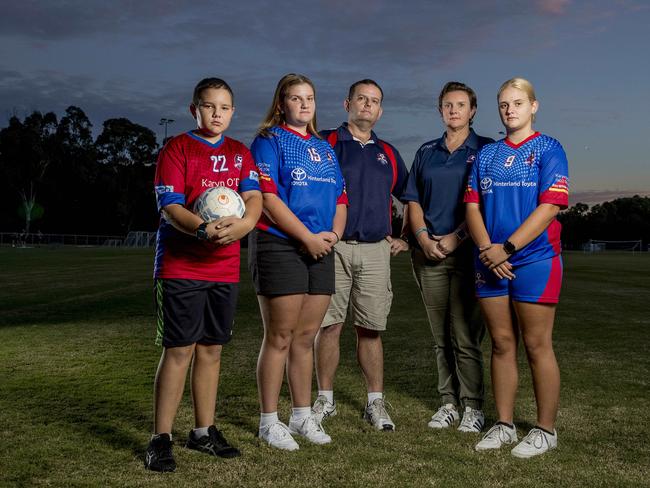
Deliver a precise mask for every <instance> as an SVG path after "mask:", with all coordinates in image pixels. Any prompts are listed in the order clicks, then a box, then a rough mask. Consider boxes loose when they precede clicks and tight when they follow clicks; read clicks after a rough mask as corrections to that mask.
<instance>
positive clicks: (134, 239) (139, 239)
mask: <svg viewBox="0 0 650 488" xmlns="http://www.w3.org/2000/svg"><path fill="white" fill-rule="evenodd" d="M155 244H156V233H155V232H142V231H137V232H136V231H131V232H129V233H128V234H127V236H126V239H124V244H123V245H124V247H151V246H154V245H155Z"/></svg>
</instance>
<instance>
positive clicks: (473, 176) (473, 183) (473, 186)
mask: <svg viewBox="0 0 650 488" xmlns="http://www.w3.org/2000/svg"><path fill="white" fill-rule="evenodd" d="M481 153H482V151H479V152H478V154H477V155H476V158H475V159H474V162H473V163H472V169H471V170H470V172H469V176H468V177H467V187H466V188H465V198H464V201H465V203H480V202H481V199H480V195H479V192H478V182H479V174H478V168H479V165H480V162H481Z"/></svg>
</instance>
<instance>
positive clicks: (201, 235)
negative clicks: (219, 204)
mask: <svg viewBox="0 0 650 488" xmlns="http://www.w3.org/2000/svg"><path fill="white" fill-rule="evenodd" d="M207 226H208V223H207V222H203V223H202V224H201V225H199V226H198V227H197V228H196V238H197V239H198V240H200V241H207V240H208V231H206V230H205V228H206V227H207Z"/></svg>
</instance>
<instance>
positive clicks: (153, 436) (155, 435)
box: [151, 432, 172, 441]
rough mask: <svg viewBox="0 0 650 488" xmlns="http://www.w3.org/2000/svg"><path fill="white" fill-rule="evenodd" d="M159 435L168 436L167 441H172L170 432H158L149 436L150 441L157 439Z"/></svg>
mask: <svg viewBox="0 0 650 488" xmlns="http://www.w3.org/2000/svg"><path fill="white" fill-rule="evenodd" d="M160 434H168V435H169V440H170V441H171V440H172V434H171V432H169V433H168V432H159V433H158V434H151V440H153V439H155V438H157V437H158V436H159V435H160Z"/></svg>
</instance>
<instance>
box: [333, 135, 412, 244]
mask: <svg viewBox="0 0 650 488" xmlns="http://www.w3.org/2000/svg"><path fill="white" fill-rule="evenodd" d="M334 131H336V136H337V141H336V144H335V145H334V152H335V153H336V158H337V159H338V160H339V165H340V167H341V172H342V173H343V178H344V179H345V188H346V191H347V194H348V201H349V206H348V219H347V222H346V224H345V231H344V232H343V236H341V238H342V239H344V240H356V241H360V242H378V241H381V240H382V239H384V238H385V237H386V236H388V235H391V234H392V224H391V211H392V199H391V193H392V194H393V195H395V197H396V198H398V199H401V198H402V193H403V191H404V188H405V186H406V180H407V178H408V170H407V169H406V165H405V164H404V161H403V160H402V157H401V156H400V154H399V152H397V149H395V148H394V147H393V146H392V145H390V144H388V143H387V142H385V141H380V140H379V139H378V138H377V135H376V134H375V133H374V132H372V133H371V140H370V141H368V142H367V143H366V144H362V143H361V142H360V141H358V140H356V139H354V137H353V136H352V134H351V133H350V131H349V130H348V124H347V123H344V124H342V125H341V126H340V127H339V128H338V129H333V130H324V131H322V132H321V133H320V134H321V137H323V139H325V140H327V139H328V136H330V134H332V132H334ZM382 142H383V143H384V144H386V145H388V146H389V147H390V148H391V149H392V151H393V154H394V155H395V159H396V163H397V178H396V181H395V186H394V188H393V190H392V192H391V187H392V186H393V164H392V162H391V161H390V158H389V156H388V154H386V151H385V150H384V147H383V146H382Z"/></svg>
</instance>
